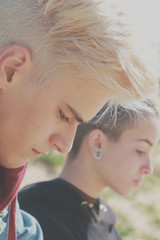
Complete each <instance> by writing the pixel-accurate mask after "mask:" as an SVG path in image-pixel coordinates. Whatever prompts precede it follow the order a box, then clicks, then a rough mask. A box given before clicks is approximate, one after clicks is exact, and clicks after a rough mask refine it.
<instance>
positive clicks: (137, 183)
mask: <svg viewBox="0 0 160 240" xmlns="http://www.w3.org/2000/svg"><path fill="white" fill-rule="evenodd" d="M140 182H141V180H134V181H133V183H134V185H135V186H138V185H139V184H140Z"/></svg>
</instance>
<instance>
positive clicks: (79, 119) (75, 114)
mask: <svg viewBox="0 0 160 240" xmlns="http://www.w3.org/2000/svg"><path fill="white" fill-rule="evenodd" d="M67 107H68V108H69V110H70V111H71V113H72V114H73V116H74V118H75V119H76V120H77V122H79V123H85V121H84V120H83V118H82V117H81V116H80V114H79V113H77V111H76V110H75V109H73V108H72V107H71V106H70V105H68V104H67Z"/></svg>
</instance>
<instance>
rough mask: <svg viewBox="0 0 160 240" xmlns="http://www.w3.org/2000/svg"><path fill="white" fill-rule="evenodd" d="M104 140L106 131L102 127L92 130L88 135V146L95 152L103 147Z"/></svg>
mask: <svg viewBox="0 0 160 240" xmlns="http://www.w3.org/2000/svg"><path fill="white" fill-rule="evenodd" d="M103 142H104V133H103V132H102V131H101V130H100V129H94V130H92V131H91V132H90V133H89V135H88V146H89V149H90V152H91V153H92V154H93V152H94V151H95V149H97V148H98V149H102V145H103Z"/></svg>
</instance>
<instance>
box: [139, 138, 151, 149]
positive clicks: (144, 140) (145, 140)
mask: <svg viewBox="0 0 160 240" xmlns="http://www.w3.org/2000/svg"><path fill="white" fill-rule="evenodd" d="M138 141H143V142H146V143H148V145H149V146H150V147H152V146H153V144H152V143H151V142H150V141H149V140H148V139H146V138H144V139H143V138H142V139H138Z"/></svg>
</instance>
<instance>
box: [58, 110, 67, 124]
mask: <svg viewBox="0 0 160 240" xmlns="http://www.w3.org/2000/svg"><path fill="white" fill-rule="evenodd" d="M59 116H60V118H61V119H62V120H64V121H66V122H69V118H68V117H66V116H65V115H64V113H63V112H62V111H61V110H59Z"/></svg>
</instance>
